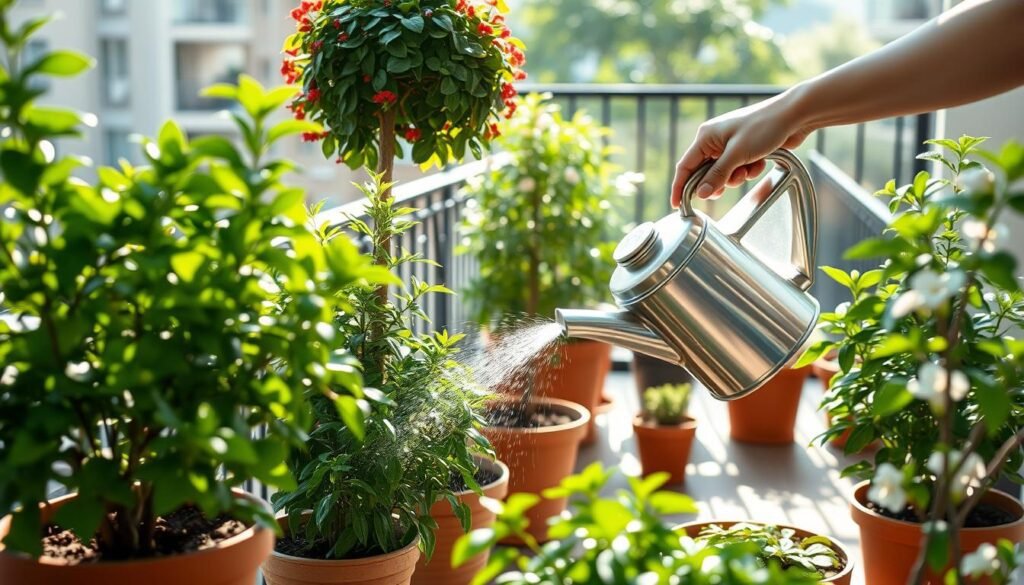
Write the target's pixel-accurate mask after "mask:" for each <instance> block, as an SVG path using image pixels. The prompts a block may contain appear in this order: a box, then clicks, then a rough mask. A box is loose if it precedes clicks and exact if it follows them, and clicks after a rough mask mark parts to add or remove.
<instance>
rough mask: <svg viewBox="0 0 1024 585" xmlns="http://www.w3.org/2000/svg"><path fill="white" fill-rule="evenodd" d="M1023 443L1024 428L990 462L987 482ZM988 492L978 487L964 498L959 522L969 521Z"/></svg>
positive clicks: (986, 474)
mask: <svg viewBox="0 0 1024 585" xmlns="http://www.w3.org/2000/svg"><path fill="white" fill-rule="evenodd" d="M1021 443H1024V429H1021V430H1019V431H1017V434H1015V435H1013V436H1012V437H1010V438H1009V439H1007V440H1006V442H1005V443H1003V445H1002V446H1001V447H1000V448H999V451H997V452H996V455H995V457H993V458H992V460H991V461H990V462H989V464H988V469H987V470H986V471H985V483H993V482H994V480H995V478H996V477H998V475H999V473H1000V472H1001V471H1002V469H1003V466H1004V465H1006V461H1007V460H1008V459H1009V458H1010V454H1011V453H1012V452H1013V450H1014V449H1018V448H1020V446H1021ZM986 493H988V489H976V490H974V492H973V493H971V495H970V496H968V498H967V499H966V500H964V504H963V506H961V507H960V513H959V514H958V515H957V523H959V524H961V525H963V523H964V522H966V521H967V515H968V514H970V512H971V510H973V509H974V507H975V506H977V505H978V502H980V501H981V498H982V497H983V496H984V495H985V494H986Z"/></svg>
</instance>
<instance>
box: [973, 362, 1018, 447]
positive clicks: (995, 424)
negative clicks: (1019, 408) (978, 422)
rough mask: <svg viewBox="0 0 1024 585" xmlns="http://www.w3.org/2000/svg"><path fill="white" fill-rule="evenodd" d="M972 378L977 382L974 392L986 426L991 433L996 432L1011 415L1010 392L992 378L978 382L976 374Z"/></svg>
mask: <svg viewBox="0 0 1024 585" xmlns="http://www.w3.org/2000/svg"><path fill="white" fill-rule="evenodd" d="M971 379H972V380H975V382H976V383H975V384H974V386H975V389H974V394H975V397H976V398H977V400H978V408H979V409H980V410H981V414H982V415H984V419H983V420H984V421H985V428H986V429H988V432H989V434H995V432H996V431H998V430H999V427H1001V426H1003V423H1005V422H1006V419H1007V418H1008V417H1009V416H1010V410H1011V408H1012V407H1013V404H1012V402H1011V400H1010V394H1009V392H1008V391H1007V389H1006V388H1003V387H1002V386H1000V385H999V384H994V383H991V381H990V380H987V381H985V382H983V383H977V381H978V379H977V378H976V377H975V376H971Z"/></svg>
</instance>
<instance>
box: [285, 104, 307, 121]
mask: <svg viewBox="0 0 1024 585" xmlns="http://www.w3.org/2000/svg"><path fill="white" fill-rule="evenodd" d="M288 109H289V110H291V111H292V116H294V117H295V119H296V120H305V119H306V106H304V105H303V104H302V102H292V103H291V104H290V105H289V106H288Z"/></svg>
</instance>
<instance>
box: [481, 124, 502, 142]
mask: <svg viewBox="0 0 1024 585" xmlns="http://www.w3.org/2000/svg"><path fill="white" fill-rule="evenodd" d="M499 136H501V130H499V129H498V125H497V124H494V123H492V124H491V125H490V126H488V127H487V129H486V130H484V139H485V140H490V139H492V138H497V137H499Z"/></svg>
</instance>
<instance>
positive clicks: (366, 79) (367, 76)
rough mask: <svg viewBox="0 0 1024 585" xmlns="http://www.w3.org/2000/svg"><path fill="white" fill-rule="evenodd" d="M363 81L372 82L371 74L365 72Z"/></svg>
mask: <svg viewBox="0 0 1024 585" xmlns="http://www.w3.org/2000/svg"><path fill="white" fill-rule="evenodd" d="M363 83H370V76H369V75H367V74H365V73H364V74H363Z"/></svg>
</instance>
